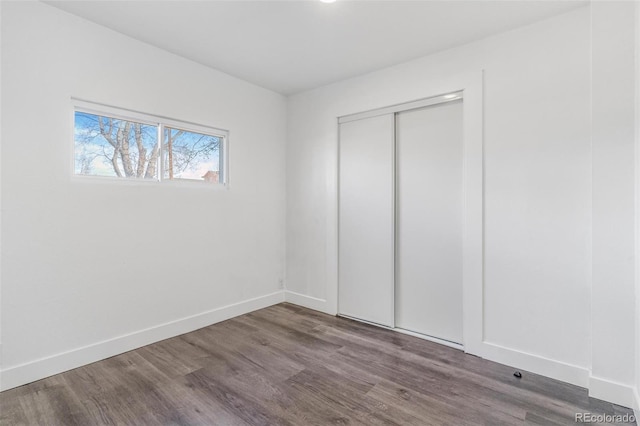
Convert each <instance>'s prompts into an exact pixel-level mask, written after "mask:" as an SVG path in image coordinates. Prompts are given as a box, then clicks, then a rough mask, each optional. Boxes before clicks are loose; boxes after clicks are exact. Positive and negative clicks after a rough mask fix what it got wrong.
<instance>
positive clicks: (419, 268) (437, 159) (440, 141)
mask: <svg viewBox="0 0 640 426" xmlns="http://www.w3.org/2000/svg"><path fill="white" fill-rule="evenodd" d="M396 144H397V153H396V155H397V182H396V185H397V187H396V191H397V199H396V202H397V224H396V226H397V228H396V232H397V240H396V244H397V252H396V295H395V297H396V311H395V322H396V327H398V328H403V329H406V330H410V331H414V332H417V333H421V334H426V335H429V336H433V337H437V338H440V339H444V340H448V341H451V342H456V343H461V342H462V212H463V210H462V209H463V186H462V185H463V168H462V166H463V162H462V161H463V157H462V156H463V151H462V150H463V145H462V101H454V102H448V103H445V104H439V105H435V106H430V107H426V108H422V109H417V110H411V111H406V112H401V113H398V114H397V115H396Z"/></svg>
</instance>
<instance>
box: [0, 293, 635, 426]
mask: <svg viewBox="0 0 640 426" xmlns="http://www.w3.org/2000/svg"><path fill="white" fill-rule="evenodd" d="M513 373H514V370H513V369H512V368H509V367H506V366H503V365H500V364H496V363H493V362H490V361H485V360H482V359H480V358H476V357H474V356H471V355H465V354H464V353H463V352H461V351H458V350H455V349H451V348H447V347H444V346H441V345H438V344H435V343H431V342H427V341H424V340H421V339H417V338H414V337H411V336H407V335H404V334H400V333H396V332H393V331H388V330H384V329H380V328H377V327H372V326H368V325H365V324H361V323H358V322H354V321H350V320H347V319H342V318H336V317H332V316H329V315H325V314H321V313H318V312H315V311H311V310H308V309H305V308H301V307H298V306H295V305H290V304H286V303H283V304H280V305H276V306H272V307H270V308H266V309H262V310H260V311H256V312H253V313H250V314H247V315H243V316H240V317H237V318H234V319H231V320H228V321H225V322H222V323H219V324H215V325H212V326H210V327H206V328H203V329H201V330H197V331H194V332H192V333H188V334H185V335H182V336H178V337H175V338H172V339H168V340H164V341H162V342H159V343H155V344H153V345H149V346H145V347H143V348H140V349H137V350H135V351H131V352H128V353H125V354H122V355H118V356H115V357H113V358H109V359H107V360H104V361H100V362H97V363H94V364H90V365H87V366H85V367H81V368H77V369H75V370H72V371H68V372H66V373H62V374H58V375H56V376H52V377H50V378H47V379H44V380H41V381H38V382H35V383H32V384H29V385H26V386H22V387H19V388H16V389H12V390H8V391H5V392H3V393H0V424H2V425H55V424H60V425H83V426H85V425H94V424H95V425H103V424H114V425H120V424H122V425H147V424H148V425H278V424H283V425H350V424H359V425H379V424H385V425H387V424H388V425H456V426H458V425H518V424H531V425H556V424H561V425H562V424H565V425H575V422H574V416H575V413H582V412H590V413H594V414H625V413H630V410H627V409H625V408H622V407H619V406H616V405H613V404H610V403H606V402H603V401H600V400H596V399H593V398H589V397H588V395H587V391H586V390H585V389H583V388H579V387H576V386H572V385H568V384H565V383H561V382H558V381H555V380H551V379H548V378H544V377H541V376H537V375H535V374H531V373H527V372H523V377H522V378H521V379H517V378H515V377H514V376H513Z"/></svg>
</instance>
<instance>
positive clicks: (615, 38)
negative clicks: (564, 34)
mask: <svg viewBox="0 0 640 426" xmlns="http://www.w3.org/2000/svg"><path fill="white" fill-rule="evenodd" d="M634 7H635V4H634V3H632V2H593V4H592V5H591V11H592V13H591V22H592V120H593V121H592V132H593V133H592V143H593V177H592V178H593V286H592V292H591V294H592V296H591V297H592V300H591V327H592V335H591V340H592V352H591V363H592V365H591V373H592V377H591V380H590V384H589V389H590V391H591V394H592V395H593V396H595V397H599V398H604V397H605V396H607V395H610V394H612V393H614V392H616V395H617V397H616V399H617V400H618V401H620V403H622V404H623V405H627V406H630V405H632V404H633V403H634V400H635V396H634V394H633V391H632V390H631V389H632V387H633V386H634V385H635V373H634V371H635V360H636V357H637V354H636V353H635V327H634V323H635V300H634V297H633V296H632V294H634V292H635V291H634V285H635V284H634V274H635V270H634V267H635V262H634V243H635V241H634V238H635V236H634V232H632V231H631V230H632V229H634V225H635V215H634V202H635V193H634V184H635V182H634V181H635V156H634V149H635V147H634V131H635V128H634V127H635V115H634V114H635V112H634V102H635V90H634V85H635V61H634V56H635V55H634V53H635V52H634V50H635V49H634V43H635V29H634V20H635V10H634ZM616 384H620V385H622V386H617V387H616V386H615V385H616ZM616 388H617V389H618V390H617V391H615V389H616Z"/></svg>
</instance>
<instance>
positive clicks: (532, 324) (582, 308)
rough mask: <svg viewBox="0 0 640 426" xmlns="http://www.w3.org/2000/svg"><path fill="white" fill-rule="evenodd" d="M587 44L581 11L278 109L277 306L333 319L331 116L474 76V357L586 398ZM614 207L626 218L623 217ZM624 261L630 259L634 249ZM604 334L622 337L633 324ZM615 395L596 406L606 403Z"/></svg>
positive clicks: (629, 365)
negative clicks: (283, 188) (479, 327)
mask: <svg viewBox="0 0 640 426" xmlns="http://www.w3.org/2000/svg"><path fill="white" fill-rule="evenodd" d="M590 32H591V25H590V9H589V8H588V7H584V8H581V9H578V10H575V11H573V12H570V13H567V14H565V15H561V16H558V17H555V18H552V19H549V20H545V21H542V22H539V23H537V24H534V25H531V26H528V27H524V28H521V29H518V30H515V31H511V32H509V33H504V34H501V35H497V36H493V37H490V38H487V39H485V40H481V41H478V42H475V43H472V44H469V45H465V46H461V47H458V48H454V49H451V50H448V51H444V52H441V53H439V54H435V55H432V56H428V57H425V58H421V59H418V60H415V61H412V62H408V63H405V64H401V65H398V66H395V67H392V68H387V69H384V70H381V71H378V72H374V73H371V74H368V75H365V76H362V77H357V78H354V79H350V80H347V81H343V82H339V83H336V84H333V85H330V86H327V87H323V88H320V89H316V90H312V91H309V92H305V93H301V94H298V95H294V96H292V97H290V100H289V106H288V110H289V121H288V145H287V278H286V286H287V290H288V294H287V298H288V299H289V300H294V301H296V302H297V303H302V304H306V305H307V306H310V307H314V308H316V309H320V310H323V311H325V312H329V313H335V312H336V309H337V264H336V258H337V256H336V249H337V244H336V241H337V237H336V236H337V223H336V216H337V215H336V212H337V203H336V185H337V175H336V170H337V125H336V117H338V116H342V115H346V114H350V113H356V112H360V111H365V110H369V109H374V108H378V107H383V106H387V105H392V104H397V103H402V102H407V101H410V100H414V99H419V98H422V97H426V96H430V95H433V94H434V93H433V89H432V87H435V86H437V82H439V81H441V80H444V79H447V78H448V76H450V75H452V74H458V73H466V72H479V71H480V70H482V69H484V70H485V83H484V119H485V121H484V126H485V127H484V133H485V138H484V152H485V190H484V191H485V194H484V196H485V198H484V201H485V219H484V220H485V264H484V267H485V276H484V341H485V343H484V348H485V349H484V352H483V356H486V357H488V358H491V359H494V360H497V361H500V362H503V363H506V364H511V365H515V366H518V367H520V368H523V369H528V370H530V371H534V372H539V373H541V374H545V375H548V376H551V377H556V378H558V379H561V380H565V381H569V382H572V383H576V384H579V385H582V386H587V385H588V384H589V377H590V368H591V342H590V333H591V315H590V304H591V236H592V235H591V234H592V220H591V219H592V217H591V216H592V214H591V212H592V196H591V191H592V182H591V178H592V175H591V165H592V164H591V134H590V124H591V120H590V115H591V107H590V86H591V81H590V71H591V63H590V53H591V43H590ZM625 170H626V169H625ZM628 184H629V182H625V185H628ZM631 184H632V183H631ZM614 202H615V201H614ZM619 207H620V208H621V209H623V210H625V212H624V214H625V218H626V217H628V216H629V214H631V212H629V211H628V206H626V205H622V206H619ZM616 208H617V207H616ZM625 226H626V225H625ZM631 229H633V228H627V230H628V232H629V235H631V234H632V231H631ZM625 250H627V251H626V255H627V256H628V257H630V258H632V256H633V248H631V251H630V252H629V251H628V250H629V248H628V247H625ZM627 279H628V276H625V277H624V283H621V286H622V288H623V289H624V290H623V291H628V290H629V289H628V288H627V287H626V285H627V284H626V283H627ZM631 295H632V293H627V297H628V298H629V299H631ZM611 309H616V308H615V306H613V307H611ZM625 309H626V307H625ZM627 314H628V311H626V312H625V314H624V315H627ZM616 326H620V327H622V330H620V331H619V334H620V335H626V336H628V337H631V336H632V335H631V334H630V333H633V327H632V322H629V323H627V324H620V323H616ZM629 355H631V357H630V356H629ZM632 357H633V353H631V354H629V353H627V354H625V355H624V356H621V357H619V358H618V360H619V361H620V362H621V363H623V365H617V366H615V367H614V368H615V369H616V370H617V369H626V371H627V376H626V380H625V382H624V385H623V386H622V388H623V390H622V391H621V392H622V393H624V392H627V391H628V390H629V388H628V387H627V386H626V385H627V383H628V382H629V380H631V379H630V378H631V377H633V374H629V372H633V369H634V366H633V358H632ZM603 374H605V376H604V377H603V378H604V379H605V380H609V379H610V380H613V381H614V382H618V380H617V376H611V377H609V376H608V375H607V374H608V372H604V373H603ZM616 385H617V383H614V384H613V386H614V387H616ZM618 390H619V389H618V388H617V387H616V389H615V392H610V393H608V394H607V395H601V397H609V396H611V398H616V397H617V394H616V392H617V391H618ZM625 395H626V394H625ZM611 398H610V400H611Z"/></svg>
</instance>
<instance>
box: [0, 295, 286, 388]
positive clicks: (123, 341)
mask: <svg viewBox="0 0 640 426" xmlns="http://www.w3.org/2000/svg"><path fill="white" fill-rule="evenodd" d="M284 300H285V298H284V292H283V291H282V290H280V291H277V292H275V293H271V294H267V295H265V296H260V297H256V298H253V299H249V300H245V301H242V302H238V303H234V304H231V305H227V306H223V307H220V308H216V309H212V310H210V311H207V312H203V313H200V314H197V315H193V316H190V317H186V318H181V319H179V320H175V321H171V322H168V323H165V324H161V325H158V326H155V327H151V328H147V329H145V330H140V331H137V332H134V333H130V334H126V335H124V336H119V337H115V338H113V339H109V340H104V341H102V342H98V343H94V344H91V345H88V346H84V347H81V348H77V349H73V350H70V351H68V352H63V353H59V354H56V355H52V356H49V357H46V358H42V359H38V360H35V361H31V362H27V363H24V364H20V365H16V366H13V367H9V368H6V369H4V370H1V371H0V391H3V390H7V389H11V388H15V387H17V386H21V385H24V384H27V383H31V382H33V381H36V380H40V379H44V378H45V377H49V376H52V375H54V374H58V373H62V372H63V371H68V370H72V369H74V368H78V367H81V366H83V365H87V364H90V363H92V362H96V361H100V360H103V359H105V358H109V357H112V356H115V355H118V354H121V353H124V352H127V351H130V350H133V349H137V348H139V347H141V346H145V345H148V344H151V343H154V342H158V341H160V340H164V339H168V338H170V337H175V336H179V335H180V334H184V333H188V332H190V331H194V330H197V329H199V328H202V327H206V326H208V325H211V324H215V323H217V322H220V321H224V320H227V319H230V318H233V317H236V316H238V315H243V314H246V313H249V312H252V311H255V310H258V309H262V308H266V307H268V306H271V305H275V304H278V303H281V302H284Z"/></svg>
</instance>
